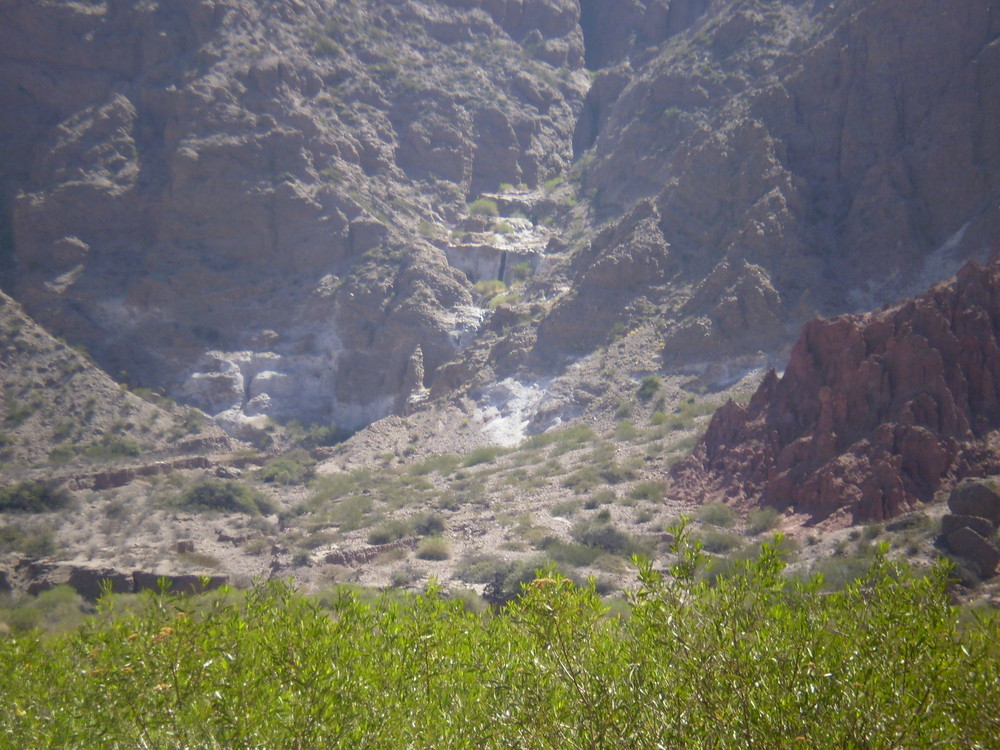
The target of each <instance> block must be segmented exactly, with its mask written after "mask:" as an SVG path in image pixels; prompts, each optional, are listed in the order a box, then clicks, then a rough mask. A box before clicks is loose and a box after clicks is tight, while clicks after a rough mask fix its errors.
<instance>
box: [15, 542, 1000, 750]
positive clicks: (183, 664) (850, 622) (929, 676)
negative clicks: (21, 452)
mask: <svg viewBox="0 0 1000 750" xmlns="http://www.w3.org/2000/svg"><path fill="white" fill-rule="evenodd" d="M701 564H702V556H701V553H700V551H699V550H698V548H697V546H696V545H695V546H692V547H688V548H685V549H682V550H680V559H679V561H678V562H677V563H676V564H675V565H674V568H673V572H674V574H675V576H676V577H675V578H670V579H664V578H663V577H662V576H660V575H659V574H657V573H655V572H653V571H652V570H651V568H650V566H649V565H643V566H642V567H641V570H640V574H639V577H640V581H641V584H642V586H641V588H640V589H639V590H638V591H637V592H635V593H634V594H633V595H632V604H633V610H632V614H631V616H630V617H628V618H625V619H619V618H611V617H607V616H606V608H605V607H604V606H603V605H602V603H601V601H600V599H599V597H598V596H597V595H596V593H595V591H594V590H593V587H590V588H586V587H583V588H580V587H576V586H574V585H573V584H571V583H570V582H569V581H567V580H566V579H564V578H562V577H560V576H559V575H558V574H557V573H556V572H555V571H553V570H548V571H546V572H544V573H543V574H542V576H541V577H539V578H537V579H536V580H534V581H532V582H531V583H529V584H528V585H527V586H526V587H525V589H524V593H523V595H522V596H521V597H520V598H519V599H518V600H517V601H515V602H513V603H512V604H511V605H510V606H509V607H507V608H505V609H503V610H501V611H499V612H497V613H494V614H492V615H489V616H483V615H477V614H474V613H471V612H469V611H466V610H465V609H464V608H463V604H462V602H461V601H460V600H455V601H448V600H446V599H445V598H443V597H442V596H441V595H440V594H439V593H438V592H437V591H436V590H434V589H433V588H432V589H431V590H429V591H428V592H427V593H426V594H425V595H422V596H419V597H416V598H414V599H413V600H411V601H410V602H408V603H402V604H401V603H400V602H399V601H398V599H396V600H394V599H390V598H388V597H386V598H384V599H382V600H380V601H378V602H377V603H375V604H368V603H363V602H361V601H360V600H359V599H358V598H357V597H356V596H355V595H353V594H350V593H347V592H344V593H342V595H341V596H340V598H339V599H335V600H334V601H332V602H331V603H330V607H331V609H332V612H328V611H326V610H324V609H323V608H321V607H320V606H319V605H318V604H317V603H315V602H314V601H312V600H310V599H308V598H306V597H303V596H301V595H299V594H296V593H295V592H294V591H293V590H292V589H291V588H290V587H289V586H288V585H286V584H282V583H269V584H267V585H263V586H260V587H258V588H256V589H253V590H251V591H250V592H248V593H247V594H245V596H242V597H237V595H235V594H232V593H229V594H226V593H223V594H216V595H215V598H214V599H208V600H202V602H201V604H197V603H196V602H194V601H192V600H186V599H181V598H174V597H169V596H167V595H164V594H158V595H153V596H151V597H150V598H148V599H147V600H146V601H145V606H144V608H142V609H141V610H140V611H139V612H138V613H137V614H129V613H127V612H125V611H122V612H116V601H115V600H114V599H111V600H107V601H104V602H102V610H103V614H102V616H100V617H98V618H95V619H94V620H92V621H91V622H90V623H89V624H87V625H84V626H83V627H82V628H81V629H80V630H78V631H76V632H75V633H73V634H72V635H69V636H65V637H59V638H55V639H52V640H48V641H47V640H44V639H42V638H40V637H39V636H37V635H22V636H17V637H13V638H9V639H5V640H2V641H0V693H2V694H3V696H4V700H3V701H2V702H0V737H2V739H0V745H3V746H6V747H102V748H119V747H160V748H167V747H171V748H172V747H197V748H219V747H225V748H251V747H254V748H256V747H268V748H291V747H348V748H397V747H399V748H401V747H435V748H452V747H470V748H471V747H474V748H518V747H520V748H611V747H615V748H618V747H636V748H646V747H670V748H678V747H691V748H707V747H711V748H730V747H731V748H737V747H738V748H745V747H789V748H791V747H807V746H808V747H824V748H834V747H865V748H895V747H929V746H935V747H937V746H940V747H953V748H975V747H980V748H985V747H995V746H996V745H995V742H996V738H997V737H998V736H1000V723H998V716H997V713H996V710H995V709H996V706H997V705H1000V673H998V672H1000V670H998V664H1000V658H998V657H1000V653H998V641H997V636H998V624H997V619H996V618H995V617H994V618H993V619H992V620H986V619H982V620H977V621H976V622H974V623H973V624H971V625H965V626H960V624H959V621H958V616H957V612H956V610H955V609H953V608H952V607H951V606H949V604H948V599H947V597H946V595H945V583H946V580H945V579H946V574H947V569H946V568H945V567H944V566H940V567H938V568H937V569H935V571H934V573H933V574H932V575H931V576H928V577H926V578H916V577H913V576H912V575H910V574H909V573H908V572H906V571H905V570H903V569H901V568H898V567H896V566H895V565H894V564H893V563H890V562H888V561H887V560H886V559H885V558H884V557H878V558H877V559H876V561H875V564H874V565H873V567H872V569H871V571H870V572H869V573H868V575H867V576H866V577H865V578H864V579H863V580H862V581H860V582H858V583H857V584H854V585H851V586H850V587H848V588H847V589H846V590H844V591H843V592H838V593H835V594H830V595H823V594H821V593H819V583H818V582H817V581H812V582H810V583H807V584H803V583H801V582H795V581H789V580H786V579H784V578H783V577H782V576H781V575H780V572H781V568H782V565H781V562H780V558H779V556H778V555H777V553H776V552H774V550H773V548H771V547H767V548H765V549H764V551H763V553H762V554H761V555H760V557H759V558H758V559H757V560H755V561H753V562H752V563H748V564H747V565H746V566H744V567H742V568H739V569H737V571H736V573H735V574H733V575H732V576H727V577H723V578H720V579H719V580H718V581H717V582H716V583H715V584H714V585H710V584H708V583H706V582H705V581H704V580H703V579H701V578H700V577H699V576H698V572H699V571H698V569H699V567H700V566H701Z"/></svg>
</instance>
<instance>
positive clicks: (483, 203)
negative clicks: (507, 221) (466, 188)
mask: <svg viewBox="0 0 1000 750" xmlns="http://www.w3.org/2000/svg"><path fill="white" fill-rule="evenodd" d="M469 214H470V215H472V216H499V215H500V210H499V209H498V208H497V202H496V201H495V200H492V199H491V198H478V199H476V200H474V201H472V203H470V204H469Z"/></svg>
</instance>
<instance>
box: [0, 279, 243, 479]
mask: <svg viewBox="0 0 1000 750" xmlns="http://www.w3.org/2000/svg"><path fill="white" fill-rule="evenodd" d="M0 373H2V380H0V384H2V388H3V390H2V394H3V401H2V402H0V472H2V474H3V476H4V478H5V479H8V480H9V479H10V478H11V477H13V476H17V475H18V474H21V473H24V471H25V470H26V468H27V467H29V466H32V465H37V464H42V463H43V462H48V467H47V470H46V471H45V472H44V473H45V474H46V475H47V476H52V475H53V474H58V473H59V469H58V468H54V467H59V466H62V465H64V464H68V463H70V462H74V461H76V460H78V459H81V458H84V459H86V460H88V461H91V462H95V461H96V462H101V461H109V460H111V461H125V462H133V461H135V460H136V458H137V457H138V456H145V457H146V458H147V459H148V458H150V457H153V458H156V459H165V458H168V457H176V456H185V455H188V456H190V455H201V454H206V453H215V452H227V451H231V450H233V449H234V448H235V447H236V445H235V444H234V442H233V441H232V440H231V439H230V438H229V437H227V436H226V434H225V433H224V432H223V431H222V430H221V429H219V428H218V427H217V426H216V425H214V424H213V423H212V422H211V420H210V419H209V418H208V416H207V415H205V414H203V413H202V412H200V411H198V410H197V409H194V408H191V407H180V406H178V405H177V404H175V403H173V402H172V401H171V400H170V399H166V398H162V397H158V396H156V395H155V394H153V393H152V392H150V391H148V390H145V391H140V392H139V393H140V394H141V395H142V396H145V398H141V397H140V395H137V394H134V393H130V392H129V391H128V390H127V389H124V388H123V387H122V386H121V385H119V384H118V383H116V382H115V381H113V380H112V379H111V378H110V377H109V376H108V375H107V374H106V373H104V372H103V371H101V370H100V369H99V368H97V367H96V366H95V365H94V363H93V362H92V361H90V359H89V358H88V357H87V356H86V355H84V354H82V353H81V352H78V351H76V350H74V349H73V348H71V347H70V346H69V345H68V344H67V343H66V342H65V341H60V340H57V339H55V338H53V337H52V336H51V335H50V334H49V333H47V332H46V331H45V330H44V329H42V328H40V327H39V326H38V325H37V324H36V323H34V322H33V321H32V320H31V319H30V318H29V317H28V316H27V315H25V314H24V312H23V310H22V309H21V307H20V305H18V304H17V303H16V302H15V301H13V300H12V299H10V297H8V296H7V295H5V294H3V293H0Z"/></svg>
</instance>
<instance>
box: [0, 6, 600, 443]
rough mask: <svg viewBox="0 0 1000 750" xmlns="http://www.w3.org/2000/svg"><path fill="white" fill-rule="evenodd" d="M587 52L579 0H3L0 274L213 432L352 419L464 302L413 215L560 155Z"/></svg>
mask: <svg viewBox="0 0 1000 750" xmlns="http://www.w3.org/2000/svg"><path fill="white" fill-rule="evenodd" d="M582 64H583V36H582V32H581V30H580V27H579V6H578V4H577V2H575V0H526V1H525V0H516V1H515V0H509V1H508V0H500V1H499V2H495V1H493V0H489V1H488V2H453V3H437V2H435V3H425V2H418V1H416V0H391V1H390V2H384V3H382V2H371V1H369V0H345V1H344V2H341V0H336V2H335V1H334V0H268V1H267V2H256V0H178V2H139V1H138V0H106V1H102V2H94V3H70V2H53V3H37V2H32V1H29V0H11V2H4V3H3V4H2V5H0V105H2V106H0V157H2V158H0V274H2V276H3V278H0V283H3V284H4V285H5V288H8V289H13V290H14V291H15V296H16V297H17V299H18V300H19V301H20V302H21V303H22V304H23V305H24V306H25V308H26V309H27V311H28V312H29V314H31V315H32V317H34V318H35V319H36V320H37V321H38V322H39V323H40V324H42V325H43V326H44V327H45V328H46V329H48V330H51V331H53V332H54V333H56V334H57V335H61V336H64V337H66V338H68V339H70V340H72V341H73V342H74V343H81V344H83V345H85V346H86V347H87V349H88V351H90V352H91V353H92V355H93V356H94V357H95V359H96V360H97V361H98V363H99V364H100V365H101V366H102V367H103V368H104V369H105V370H107V371H108V372H111V373H115V374H116V375H118V374H119V373H120V372H123V371H124V372H125V373H126V375H127V379H128V380H129V381H130V382H132V383H141V384H143V385H147V386H151V387H157V388H165V389H166V390H167V391H168V392H170V393H172V394H173V395H175V396H177V397H179V398H182V399H184V400H185V401H187V402H188V403H194V404H197V405H198V406H200V407H202V408H204V409H206V410H207V411H209V412H210V413H212V414H213V415H215V414H223V417H222V418H221V419H220V422H221V423H222V424H224V425H226V426H227V428H229V430H230V432H231V433H233V434H240V432H241V429H243V428H247V429H250V430H251V431H252V429H253V428H255V427H257V426H259V425H257V422H260V423H263V420H264V419H265V418H266V417H272V418H277V419H287V418H290V417H297V418H300V419H303V420H306V421H310V422H311V421H327V420H331V419H333V420H336V421H337V422H339V423H341V424H343V425H347V426H357V425H361V424H365V423H367V422H370V421H372V420H374V419H377V418H379V417H381V416H384V415H385V414H386V413H388V412H389V411H391V410H392V408H393V404H394V403H395V402H396V401H397V400H398V397H399V395H400V390H401V388H403V385H404V383H403V381H404V376H405V372H406V366H407V363H408V361H409V359H410V357H411V356H412V354H413V352H414V351H415V349H416V348H417V347H420V348H421V350H422V352H423V357H424V363H425V367H426V369H427V372H428V376H431V375H433V373H434V371H435V370H436V368H437V367H438V366H440V364H441V363H442V362H445V361H447V360H449V359H451V358H452V357H453V356H454V354H455V350H456V347H455V345H454V342H453V336H454V335H455V333H456V325H455V319H456V316H458V315H460V313H459V312H458V311H460V310H461V309H462V308H464V307H468V306H471V305H472V298H471V285H470V283H469V282H468V281H467V280H466V279H465V277H464V275H463V274H462V273H460V272H458V271H456V270H455V269H453V268H451V267H450V266H449V265H448V263H447V261H446V259H445V258H444V257H443V256H442V254H441V252H440V251H439V250H437V249H435V248H433V247H431V246H430V245H429V244H428V243H427V242H426V241H425V240H424V238H423V237H422V235H420V234H419V233H418V231H417V227H418V224H420V222H421V221H423V222H424V223H426V224H428V225H433V226H437V225H440V224H443V223H445V222H451V221H455V220H457V219H459V218H461V217H462V216H463V215H464V214H465V212H466V204H467V203H468V202H470V201H472V200H474V199H475V198H476V197H477V196H478V195H479V194H480V193H481V192H483V191H486V190H496V189H497V186H498V185H499V184H500V183H512V184H518V183H525V184H528V185H530V186H537V185H538V184H539V182H541V181H544V180H546V179H549V178H550V177H552V176H553V175H555V174H558V173H560V172H562V171H564V170H565V169H567V168H568V166H569V164H570V161H571V158H572V144H571V140H572V132H573V128H574V127H575V119H576V110H577V109H578V108H579V105H580V102H581V101H582V98H583V94H584V92H585V87H586V84H587V76H586V74H585V73H584V72H583V71H582ZM458 327H459V328H461V325H459V326H458ZM254 420H256V422H254Z"/></svg>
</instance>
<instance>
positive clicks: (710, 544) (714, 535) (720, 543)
mask: <svg viewBox="0 0 1000 750" xmlns="http://www.w3.org/2000/svg"><path fill="white" fill-rule="evenodd" d="M698 538H699V539H701V543H702V545H703V547H704V549H705V550H706V551H708V552H712V553H715V554H719V555H721V554H725V553H727V552H732V551H733V550H735V549H739V548H740V547H742V546H743V539H742V538H741V537H738V536H736V535H735V534H730V533H729V532H727V531H719V530H716V529H706V530H705V531H703V532H701V534H699V535H698Z"/></svg>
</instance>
